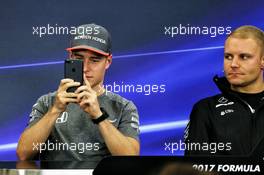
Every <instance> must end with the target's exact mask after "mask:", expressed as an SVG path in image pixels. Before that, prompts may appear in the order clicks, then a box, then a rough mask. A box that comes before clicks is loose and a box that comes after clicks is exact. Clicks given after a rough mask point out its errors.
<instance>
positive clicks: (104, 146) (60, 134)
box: [17, 24, 140, 162]
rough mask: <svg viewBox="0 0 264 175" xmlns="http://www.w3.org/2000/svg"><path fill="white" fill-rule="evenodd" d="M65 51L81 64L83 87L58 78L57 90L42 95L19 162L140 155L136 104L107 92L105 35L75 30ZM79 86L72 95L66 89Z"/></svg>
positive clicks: (19, 149)
mask: <svg viewBox="0 0 264 175" xmlns="http://www.w3.org/2000/svg"><path fill="white" fill-rule="evenodd" d="M81 28H83V29H92V31H93V32H92V33H91V31H90V30H87V31H89V32H90V33H85V34H84V33H80V32H79V33H77V34H76V35H75V36H74V37H73V40H72V42H71V48H68V49H67V50H68V51H69V53H70V58H74V59H81V60H83V73H84V74H83V78H84V85H82V86H80V83H79V82H74V81H73V80H72V79H62V80H61V82H60V85H59V87H58V89H57V91H55V92H53V93H49V94H46V95H43V96H41V97H40V98H39V99H38V100H37V102H36V103H35V104H34V105H33V109H32V113H31V114H30V121H29V125H28V127H27V128H26V129H25V131H24V132H23V133H22V135H21V137H20V139H19V143H18V146H17V155H18V158H19V159H20V160H28V159H33V158H35V157H36V156H38V155H39V156H40V159H41V160H89V161H97V162H99V161H100V160H101V159H102V158H103V157H105V156H109V155H138V154H139V149H140V144H139V137H138V136H139V118H138V112H137V109H136V107H135V105H134V104H133V103H132V102H131V101H129V100H126V99H125V98H123V97H121V96H119V95H117V94H114V93H112V92H106V90H105V89H104V87H103V81H104V75H105V71H106V70H107V69H108V68H109V66H110V64H111V62H112V55H111V41H110V34H109V33H108V31H107V30H106V29H105V28H104V27H102V26H98V25H96V24H85V25H82V26H79V27H78V30H77V31H86V30H79V29H81ZM75 86H79V87H78V88H77V90H76V91H75V92H67V89H68V88H70V87H75Z"/></svg>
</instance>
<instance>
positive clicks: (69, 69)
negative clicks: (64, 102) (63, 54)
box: [64, 59, 83, 92]
mask: <svg viewBox="0 0 264 175" xmlns="http://www.w3.org/2000/svg"><path fill="white" fill-rule="evenodd" d="M64 78H70V79H73V80H74V81H76V82H80V83H81V85H82V84H83V61H82V60H80V59H67V60H65V62H64ZM77 88H78V87H70V88H68V89H67V92H74V91H75V90H76V89H77Z"/></svg>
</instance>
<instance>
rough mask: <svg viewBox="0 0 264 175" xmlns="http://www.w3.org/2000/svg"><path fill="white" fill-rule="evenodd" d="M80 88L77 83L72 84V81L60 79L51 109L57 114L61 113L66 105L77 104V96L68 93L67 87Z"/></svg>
mask: <svg viewBox="0 0 264 175" xmlns="http://www.w3.org/2000/svg"><path fill="white" fill-rule="evenodd" d="M75 86H80V83H79V82H74V81H73V80H72V79H68V78H67V79H62V80H61V82H60V85H59V88H58V90H57V93H56V96H55V102H54V105H53V108H54V109H55V110H56V111H58V112H60V113H61V112H63V111H65V109H66V106H67V104H68V103H77V96H78V94H75V93H68V92H67V89H68V88H69V87H75Z"/></svg>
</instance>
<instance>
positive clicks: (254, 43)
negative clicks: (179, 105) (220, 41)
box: [185, 26, 264, 155]
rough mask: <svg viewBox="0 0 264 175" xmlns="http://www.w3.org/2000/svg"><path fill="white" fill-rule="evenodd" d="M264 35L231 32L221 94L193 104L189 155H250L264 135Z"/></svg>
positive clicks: (220, 80)
mask: <svg viewBox="0 0 264 175" xmlns="http://www.w3.org/2000/svg"><path fill="white" fill-rule="evenodd" d="M263 68H264V33H263V31H261V30H260V29H258V28H256V27H254V26H242V27H239V28H237V29H236V30H235V31H233V32H232V33H231V34H230V35H229V36H228V37H227V39H226V41H225V46H224V73H225V77H222V78H218V77H217V76H216V77H214V82H215V83H216V85H217V87H218V88H219V90H220V91H221V93H220V94H218V95H215V96H213V97H209V98H205V99H203V100H201V101H199V102H198V103H196V104H195V105H194V107H193V110H192V112H191V115H190V122H189V124H188V125H187V127H186V130H185V143H186V145H189V147H187V148H186V150H185V155H249V154H250V153H251V152H252V151H253V150H254V149H255V147H256V146H257V145H258V143H259V142H260V141H261V140H262V139H263V137H264V83H263Z"/></svg>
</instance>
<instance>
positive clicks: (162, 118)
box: [0, 0, 264, 160]
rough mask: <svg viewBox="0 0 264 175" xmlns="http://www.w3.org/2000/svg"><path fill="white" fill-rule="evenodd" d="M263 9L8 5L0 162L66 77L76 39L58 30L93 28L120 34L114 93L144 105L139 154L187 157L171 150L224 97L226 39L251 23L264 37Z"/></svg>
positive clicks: (2, 47)
mask: <svg viewBox="0 0 264 175" xmlns="http://www.w3.org/2000/svg"><path fill="white" fill-rule="evenodd" d="M263 7H264V2H263V1H260V0H259V1H243V0H241V1H227V0H221V1H220V0H214V1H209V0H201V1H196V0H186V1H173V0H163V1H153V0H144V1H140V0H135V1H123V0H115V1H107V0H97V1H86V0H76V1H56V0H50V1H33V0H28V1H23V2H22V1H18V0H17V1H13V0H10V1H5V2H2V3H1V6H0V26H1V27H0V60H1V61H0V80H1V86H0V94H1V98H0V111H1V112H0V160H16V159H17V158H16V155H15V149H16V144H17V141H18V139H19V136H20V134H21V133H22V131H23V130H24V129H25V127H26V125H27V122H28V120H29V114H30V112H31V108H32V105H33V104H34V103H35V102H36V100H37V99H38V97H40V96H41V95H43V94H46V93H48V92H52V91H55V90H56V89H57V87H58V85H59V82H60V80H61V79H62V78H63V60H64V59H65V58H67V57H68V54H67V52H66V51H65V48H67V47H68V46H69V39H70V36H69V35H67V34H59V33H56V28H57V29H58V28H59V27H68V28H70V27H71V26H78V25H80V24H85V23H96V24H100V25H102V26H105V27H106V28H107V29H108V30H109V32H110V33H111V34H112V42H113V63H112V65H111V67H110V69H109V70H108V71H107V75H106V78H105V84H106V85H109V86H108V88H112V89H111V90H112V91H114V92H117V93H118V94H120V95H122V96H123V97H126V98H127V99H129V100H132V101H133V102H134V103H135V104H136V106H137V108H138V111H139V115H140V129H141V135H140V141H141V153H140V154H141V155H171V156H172V155H183V151H182V150H179V149H178V150H173V151H172V150H168V149H166V146H165V145H168V144H169V143H171V144H172V143H177V144H179V143H180V142H181V141H182V140H183V132H184V128H185V126H186V124H187V122H188V119H189V114H190V111H191V109H192V106H193V104H194V103H195V102H196V101H198V100H199V99H201V98H204V97H207V96H211V95H213V94H215V93H218V90H217V88H216V87H215V85H214V84H213V82H212V77H213V76H214V75H215V74H218V75H222V67H223V64H222V62H223V44H224V40H225V37H226V35H227V34H228V33H230V31H231V30H233V29H234V28H236V27H238V26H241V25H246V24H247V25H248V24H250V25H255V26H257V27H260V28H262V29H264V24H263V19H264V13H263ZM48 27H49V31H48ZM52 27H53V28H52ZM192 27H193V28H192ZM40 28H41V30H40ZM44 29H46V31H45V30H44ZM49 32H50V33H49ZM43 33H45V34H43ZM125 85H129V86H130V88H131V89H126V88H125V87H128V86H125ZM122 88H123V92H120V91H122ZM118 91H119V92H118ZM40 132H41V131H40ZM175 145H176V144H175Z"/></svg>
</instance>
